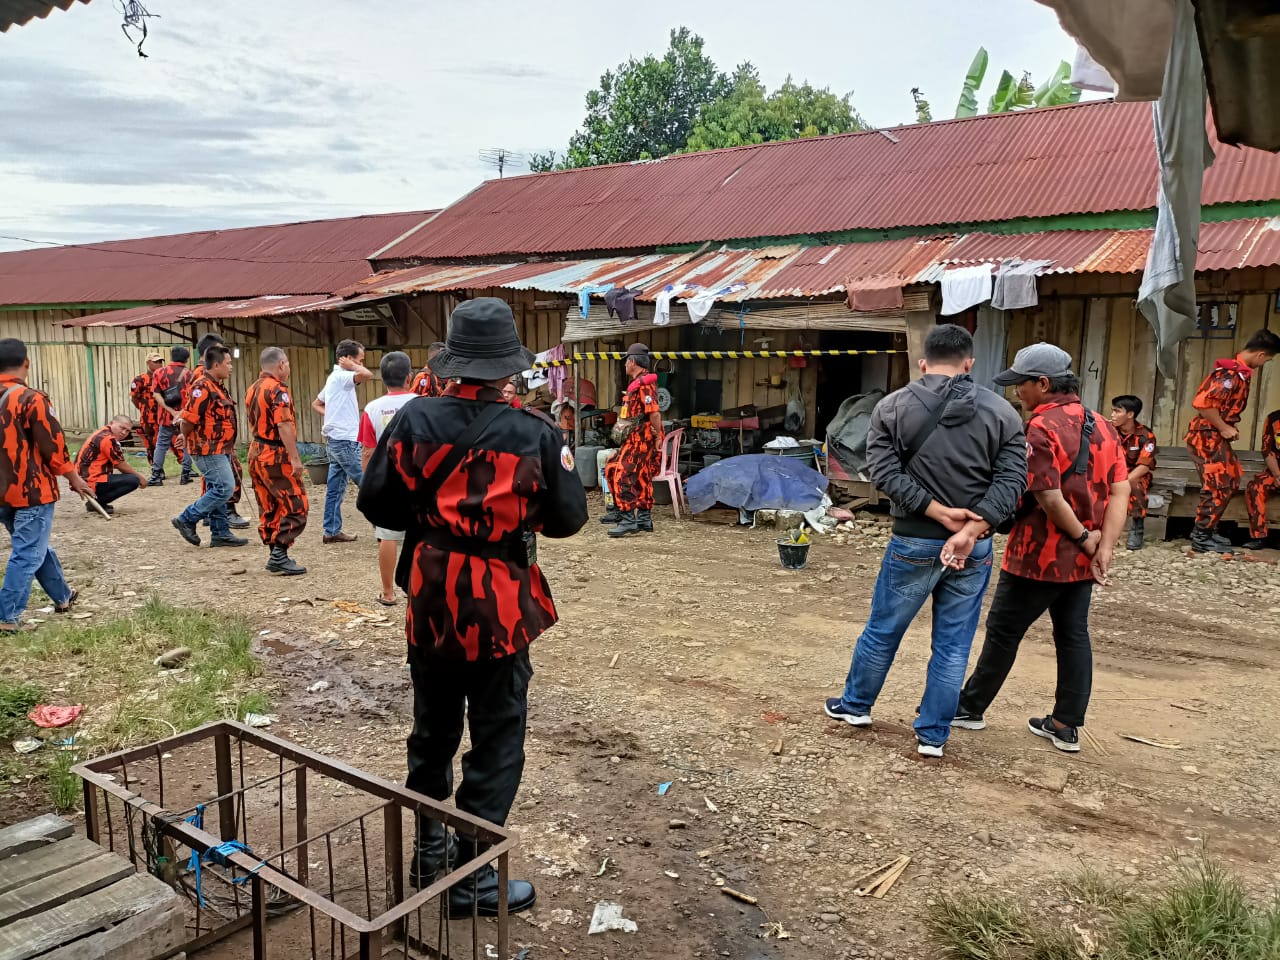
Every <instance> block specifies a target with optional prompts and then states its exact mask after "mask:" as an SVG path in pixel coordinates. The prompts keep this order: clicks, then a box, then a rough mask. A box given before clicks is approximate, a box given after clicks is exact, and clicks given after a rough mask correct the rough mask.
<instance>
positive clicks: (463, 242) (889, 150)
mask: <svg viewBox="0 0 1280 960" xmlns="http://www.w3.org/2000/svg"><path fill="white" fill-rule="evenodd" d="M893 135H894V138H895V139H896V141H897V142H893V141H890V140H889V139H888V138H886V137H883V136H881V135H880V133H879V132H878V131H870V132H864V133H851V134H842V135H839V136H832V137H814V138H811V139H805V140H792V141H787V142H783V143H767V144H759V145H755V146H749V147H734V148H731V149H727V150H712V151H707V152H704V153H692V154H682V155H679V156H672V157H666V158H663V159H662V160H655V161H649V162H645V163H630V164H614V165H610V166H602V167H588V168H584V169H580V170H566V171H559V172H555V173H542V174H530V175H526V176H518V177H507V178H505V179H501V180H491V181H489V182H487V183H485V184H484V185H483V186H481V187H480V188H478V189H476V190H474V191H472V192H471V193H470V194H468V195H467V196H465V197H463V198H462V199H461V200H459V201H458V202H456V203H455V204H453V206H451V207H447V208H446V209H445V210H444V211H442V212H441V213H440V214H438V215H437V216H436V217H435V218H434V219H433V220H432V222H431V224H430V228H429V229H425V228H424V229H423V230H420V231H418V232H415V233H412V234H411V235H409V236H408V237H406V238H405V239H404V240H402V241H401V242H399V243H396V244H392V245H391V246H389V247H388V248H386V249H384V250H382V251H380V252H379V254H378V256H377V258H376V259H379V260H392V259H398V258H414V257H421V258H424V259H445V258H463V257H482V256H498V255H520V254H547V253H560V254H571V253H578V252H586V251H592V250H634V249H646V248H652V247H658V246H662V245H667V244H684V243H697V242H702V241H712V242H716V241H729V240H735V239H743V238H751V237H771V236H800V235H814V234H823V233H833V232H837V231H841V230H851V229H890V228H894V227H923V226H932V225H945V224H958V223H979V222H993V221H1002V220H1010V219H1016V218H1021V217H1047V216H1054V215H1061V214H1074V213H1102V212H1107V211H1115V210H1146V209H1150V208H1152V207H1154V206H1155V195H1156V158H1155V149H1154V146H1153V141H1152V128H1151V105H1150V104H1144V103H1114V102H1112V101H1108V100H1103V101H1093V102H1089V103H1081V104H1074V105H1070V106H1063V107H1051V108H1047V109H1042V110H1026V111H1022V112H1019V113H1011V114H994V115H991V116H981V117H973V118H970V119H966V120H946V121H940V122H937V123H929V124H918V125H914V126H906V127H895V128H893ZM1211 139H1214V142H1215V147H1216V149H1217V152H1218V160H1217V162H1216V163H1215V164H1214V165H1213V167H1211V168H1210V170H1209V171H1208V173H1206V175H1205V182H1204V199H1203V202H1204V203H1206V204H1215V203H1223V202H1227V201H1246V200H1271V199H1275V198H1277V197H1280V157H1276V156H1273V155H1272V154H1269V153H1264V152H1262V151H1258V150H1252V149H1249V148H1236V147H1227V146H1223V145H1222V144H1219V143H1217V142H1216V138H1211Z"/></svg>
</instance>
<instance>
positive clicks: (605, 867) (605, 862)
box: [596, 857, 609, 877]
mask: <svg viewBox="0 0 1280 960" xmlns="http://www.w3.org/2000/svg"><path fill="white" fill-rule="evenodd" d="M608 869H609V858H608V857H605V858H604V859H603V860H601V861H600V869H599V870H597V871H596V876H597V877H603V876H604V872H605V871H606V870H608Z"/></svg>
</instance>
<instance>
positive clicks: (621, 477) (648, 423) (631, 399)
mask: <svg viewBox="0 0 1280 960" xmlns="http://www.w3.org/2000/svg"><path fill="white" fill-rule="evenodd" d="M626 363H627V376H628V377H630V378H631V383H630V385H629V386H628V387H627V392H626V393H625V394H623V397H622V414H621V418H622V419H624V420H631V421H633V422H634V424H635V425H634V427H633V428H632V430H631V432H630V433H629V434H627V437H626V439H625V440H623V441H622V447H621V448H620V449H619V450H618V455H617V456H616V457H614V458H613V459H612V460H610V461H609V463H608V464H606V465H605V468H604V471H605V478H606V480H607V481H608V483H609V492H610V493H612V494H613V502H614V511H615V513H616V515H617V521H618V523H617V526H614V527H610V528H609V531H608V533H609V536H611V537H625V536H627V535H628V534H631V533H639V532H640V531H642V530H643V531H644V532H646V533H652V532H653V515H652V513H651V512H650V511H651V510H652V509H653V475H654V474H655V473H657V472H658V466H659V462H660V461H661V459H662V413H661V412H660V411H659V410H658V377H657V375H656V374H652V373H650V372H649V368H650V367H651V366H652V365H653V361H652V358H651V357H650V356H649V348H648V347H646V346H645V345H644V344H643V343H633V344H632V345H631V346H629V347H628V348H627V361H626ZM606 519H612V517H610V516H606Z"/></svg>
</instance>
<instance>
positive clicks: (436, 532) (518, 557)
mask: <svg viewBox="0 0 1280 960" xmlns="http://www.w3.org/2000/svg"><path fill="white" fill-rule="evenodd" d="M415 533H416V535H417V539H418V540H420V541H421V542H422V543H426V544H430V545H431V546H433V547H435V548H436V549H437V550H448V551H449V552H450V553H465V554H466V555H467V556H469V557H479V558H480V559H482V560H503V561H506V562H507V563H514V564H515V565H516V566H518V567H527V566H529V549H528V546H527V545H526V543H525V539H524V537H523V535H520V536H514V537H504V538H503V539H501V540H497V541H494V540H477V539H475V538H474V537H457V536H454V535H453V534H452V533H450V532H449V531H447V530H441V529H439V528H438V527H430V528H428V529H425V530H418V531H415Z"/></svg>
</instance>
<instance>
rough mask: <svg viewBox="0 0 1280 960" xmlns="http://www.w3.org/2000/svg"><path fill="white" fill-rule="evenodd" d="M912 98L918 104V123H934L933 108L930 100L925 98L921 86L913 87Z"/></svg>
mask: <svg viewBox="0 0 1280 960" xmlns="http://www.w3.org/2000/svg"><path fill="white" fill-rule="evenodd" d="M911 99H912V100H914V101H915V105H916V123H933V108H932V107H930V106H929V101H928V100H926V99H925V98H924V94H923V93H921V92H920V88H919V87H912V88H911Z"/></svg>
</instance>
